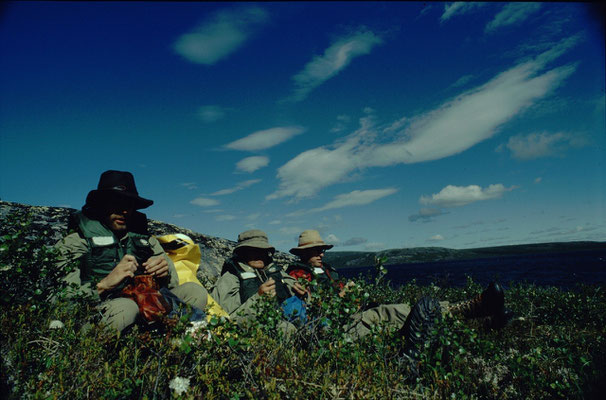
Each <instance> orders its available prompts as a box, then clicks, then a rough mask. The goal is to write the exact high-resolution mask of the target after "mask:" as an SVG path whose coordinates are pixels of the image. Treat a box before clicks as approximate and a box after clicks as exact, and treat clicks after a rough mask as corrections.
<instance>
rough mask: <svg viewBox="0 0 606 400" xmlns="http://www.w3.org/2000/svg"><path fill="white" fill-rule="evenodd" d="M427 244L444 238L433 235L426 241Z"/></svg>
mask: <svg viewBox="0 0 606 400" xmlns="http://www.w3.org/2000/svg"><path fill="white" fill-rule="evenodd" d="M427 240H428V241H429V242H439V241H442V240H444V236H442V235H433V236H432V237H430V238H429V239H427Z"/></svg>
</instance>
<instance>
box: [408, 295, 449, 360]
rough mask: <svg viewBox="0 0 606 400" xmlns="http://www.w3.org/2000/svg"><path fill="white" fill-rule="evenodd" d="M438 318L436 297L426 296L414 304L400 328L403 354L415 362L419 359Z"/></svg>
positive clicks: (439, 313)
mask: <svg viewBox="0 0 606 400" xmlns="http://www.w3.org/2000/svg"><path fill="white" fill-rule="evenodd" d="M440 318H442V310H441V308H440V303H439V302H438V301H437V300H436V299H433V298H431V297H428V296H426V297H423V298H421V300H419V301H418V302H417V304H415V306H414V307H413V308H412V310H411V312H410V314H409V315H408V317H407V318H406V322H404V326H403V327H402V329H401V330H400V334H401V335H402V336H403V337H404V349H403V353H404V355H405V356H407V357H408V358H410V359H411V360H412V361H414V362H415V363H416V362H418V361H419V356H420V354H421V351H422V349H423V346H424V345H425V343H427V341H429V339H430V336H431V331H432V329H433V328H434V326H435V325H436V321H437V320H439V319H440Z"/></svg>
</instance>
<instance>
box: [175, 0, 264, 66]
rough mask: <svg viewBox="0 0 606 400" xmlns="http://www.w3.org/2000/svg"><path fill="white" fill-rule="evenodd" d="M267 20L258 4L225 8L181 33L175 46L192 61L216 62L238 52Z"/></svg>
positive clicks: (210, 63)
mask: <svg viewBox="0 0 606 400" xmlns="http://www.w3.org/2000/svg"><path fill="white" fill-rule="evenodd" d="M267 20H268V14H267V12H266V11H265V10H263V9H262V8H259V7H254V6H247V7H241V8H235V9H228V10H222V11H219V12H217V13H215V14H214V15H212V16H210V17H209V18H208V19H207V20H205V21H204V22H203V23H201V24H200V25H199V26H198V27H196V28H195V29H193V30H192V31H191V32H189V33H186V34H184V35H181V36H180V37H179V38H178V39H177V40H176V42H175V44H174V45H173V48H174V50H175V51H176V52H177V53H178V54H180V55H181V56H183V57H184V58H186V59H187V60H189V61H191V62H194V63H197V64H206V65H213V64H215V63H216V62H218V61H219V60H221V59H223V58H225V57H227V56H229V55H230V54H231V53H233V52H234V51H236V50H237V49H238V48H239V47H240V46H242V45H243V44H244V43H245V42H246V40H248V38H249V37H250V36H251V35H252V34H254V33H255V32H256V31H257V30H258V28H259V27H260V26H262V25H263V24H264V23H265V22H266V21H267Z"/></svg>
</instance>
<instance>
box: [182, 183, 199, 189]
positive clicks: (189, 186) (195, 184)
mask: <svg viewBox="0 0 606 400" xmlns="http://www.w3.org/2000/svg"><path fill="white" fill-rule="evenodd" d="M181 186H183V187H186V188H187V189H189V190H195V189H198V184H197V183H196V182H183V183H181Z"/></svg>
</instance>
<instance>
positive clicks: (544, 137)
mask: <svg viewBox="0 0 606 400" xmlns="http://www.w3.org/2000/svg"><path fill="white" fill-rule="evenodd" d="M585 143H586V142H585V140H584V139H583V138H580V137H577V136H574V135H571V134H569V133H564V132H558V133H547V132H542V133H532V134H530V135H526V136H521V135H520V136H512V137H510V138H509V141H508V142H507V144H506V145H505V147H507V148H508V149H509V150H510V151H511V156H512V157H513V158H516V159H518V160H532V159H535V158H540V157H556V156H561V155H563V153H564V151H565V150H566V149H567V148H569V147H581V146H583V145H585ZM502 147H503V145H501V146H499V148H497V149H498V150H502Z"/></svg>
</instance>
